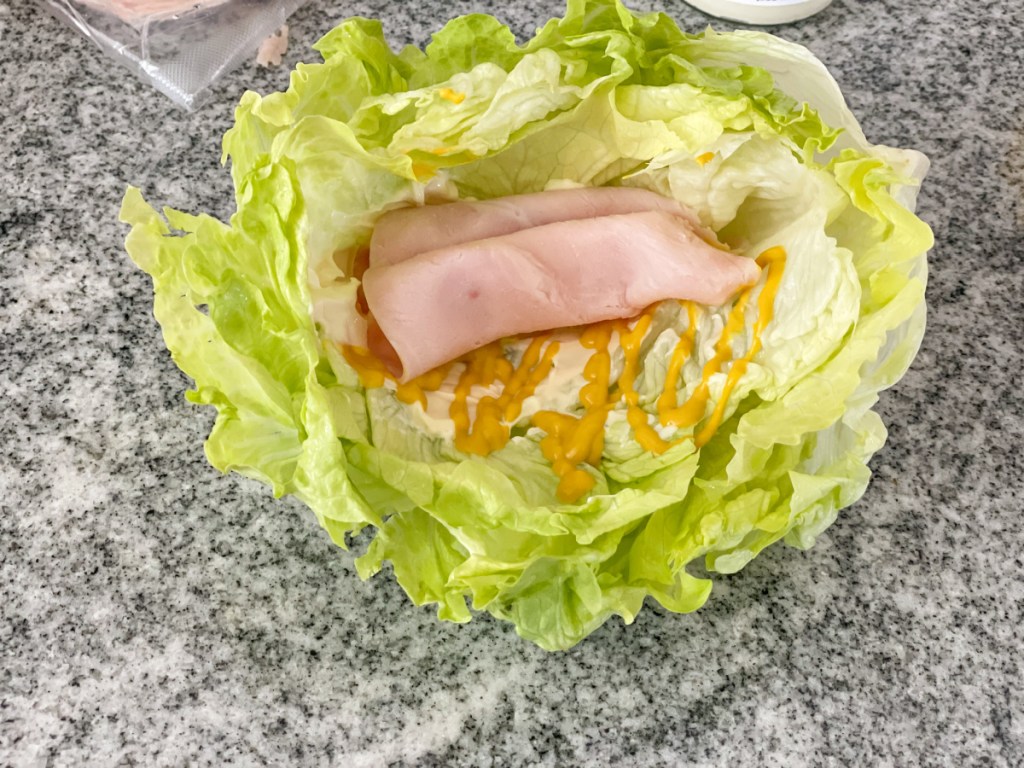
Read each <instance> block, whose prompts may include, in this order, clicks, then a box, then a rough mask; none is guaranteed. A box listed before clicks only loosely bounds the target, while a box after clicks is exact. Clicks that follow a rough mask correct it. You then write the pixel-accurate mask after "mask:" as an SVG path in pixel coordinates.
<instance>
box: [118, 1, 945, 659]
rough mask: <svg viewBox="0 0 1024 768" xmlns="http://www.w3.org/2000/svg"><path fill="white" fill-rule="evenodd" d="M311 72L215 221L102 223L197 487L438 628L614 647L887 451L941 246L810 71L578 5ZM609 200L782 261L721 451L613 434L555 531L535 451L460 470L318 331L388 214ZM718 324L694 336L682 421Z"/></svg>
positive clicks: (527, 440) (789, 529)
mask: <svg viewBox="0 0 1024 768" xmlns="http://www.w3.org/2000/svg"><path fill="white" fill-rule="evenodd" d="M317 49H318V50H319V52H320V53H321V55H322V56H323V62H322V63H318V64H301V65H299V66H298V68H297V69H296V71H295V72H294V73H293V74H292V78H291V84H290V87H289V88H288V90H287V91H285V92H282V93H275V94H271V95H268V96H266V97H260V96H258V95H257V94H254V93H247V94H246V95H245V96H244V97H243V98H242V100H241V102H240V104H239V106H238V108H237V110H236V113H235V118H236V122H235V125H234V127H233V128H232V129H231V130H230V131H228V133H227V134H226V135H225V137H224V155H225V158H230V160H231V163H232V169H231V170H232V175H233V179H234V182H235V190H236V203H237V212H236V213H235V214H234V216H232V218H231V220H230V221H229V222H228V223H226V224H225V223H222V222H219V221H216V220H214V219H212V218H210V217H208V216H191V215H187V214H184V213H181V212H177V211H173V210H165V211H164V212H163V215H162V216H161V215H160V214H158V213H157V212H156V211H155V210H154V209H153V208H151V207H150V206H149V205H148V204H147V203H146V202H145V201H144V200H143V199H142V197H141V195H140V193H139V192H138V191H137V190H135V189H130V190H129V191H128V193H127V194H126V196H125V199H124V203H123V207H122V211H121V219H122V220H123V221H124V222H126V223H128V224H130V225H131V232H130V234H129V236H128V239H127V250H128V252H129V254H130V256H131V258H132V259H133V260H134V261H135V262H136V263H137V264H138V265H139V266H140V267H141V268H142V269H144V270H145V271H146V272H148V273H149V274H150V275H151V276H152V278H153V284H154V294H155V296H154V312H155V315H156V317H157V319H158V321H159V322H160V324H161V326H162V329H163V334H164V339H165V341H166V343H167V347H168V349H169V350H170V351H171V354H172V355H173V357H174V360H175V361H176V363H177V364H178V365H179V366H180V367H181V369H182V370H183V371H184V372H185V373H186V374H187V375H188V376H190V377H191V378H192V379H193V380H194V381H195V389H194V390H192V391H190V392H189V393H188V395H187V396H188V398H189V399H190V400H191V401H193V402H196V403H200V404H204V405H212V406H214V407H215V408H216V409H217V413H218V415H217V421H216V424H215V426H214V428H213V431H212V432H211V434H210V436H209V439H208V440H207V442H206V454H207V457H208V458H209V460H210V462H211V463H212V464H213V465H214V466H215V467H217V468H218V469H220V470H222V471H224V472H227V471H237V472H240V473H242V474H245V475H247V476H250V477H254V478H257V479H259V480H261V481H263V482H266V483H267V484H269V485H270V486H271V487H272V488H273V491H274V493H275V494H277V495H282V494H294V495H295V496H297V497H298V498H300V499H302V500H303V501H304V502H305V503H306V504H307V505H308V506H309V507H310V508H311V509H312V510H313V512H314V513H315V514H316V516H317V519H318V520H319V522H320V523H321V525H323V526H324V528H325V529H326V530H327V531H328V533H329V534H330V536H331V537H332V539H333V540H334V541H335V542H336V543H337V544H338V545H339V546H341V547H345V546H346V545H347V541H348V540H349V537H350V536H351V535H353V534H354V533H355V532H358V531H360V530H362V529H364V528H365V527H367V526H370V527H372V529H373V531H374V535H373V538H372V541H371V543H370V545H369V547H368V549H367V550H366V552H365V553H364V554H362V555H361V556H360V557H358V559H357V565H358V569H359V573H360V575H361V576H362V577H363V578H368V577H370V576H371V575H372V574H374V573H376V572H378V571H379V570H381V568H383V567H384V564H385V563H386V562H390V563H391V567H392V570H393V572H394V575H395V578H396V579H397V580H398V582H399V583H400V584H401V585H402V587H403V588H404V589H405V591H406V592H407V593H408V594H409V596H410V598H411V599H412V600H413V602H415V603H416V604H418V605H422V604H435V605H436V606H437V613H438V616H439V618H441V619H444V620H448V621H457V622H463V621H468V620H470V618H471V616H472V612H473V611H488V612H489V613H491V614H492V615H494V616H496V617H498V618H501V619H504V620H507V621H510V622H512V623H513V624H514V626H515V629H516V631H517V632H518V633H519V634H520V635H522V636H523V637H525V638H527V639H529V640H531V641H533V642H535V643H537V644H538V645H540V646H541V647H543V648H547V649H564V648H569V647H571V646H572V645H574V644H575V643H577V642H579V641H580V640H581V639H582V638H583V637H585V636H586V635H587V634H589V633H590V632H592V631H594V630H595V629H596V628H598V627H599V626H600V625H601V624H602V623H603V622H604V621H606V620H607V619H608V618H609V617H610V616H612V615H618V616H620V617H621V618H622V619H623V620H624V621H625V622H627V623H629V622H631V621H632V620H633V619H634V617H635V616H636V615H637V613H638V612H639V610H640V609H641V607H642V605H643V602H644V600H645V599H647V598H650V599H653V600H655V601H657V602H658V603H660V604H661V605H663V606H664V607H665V608H667V609H668V610H671V611H679V612H684V611H692V610H695V609H697V608H699V607H700V606H701V605H702V604H703V603H704V601H705V600H706V599H707V597H708V594H709V593H710V590H711V582H710V580H709V579H708V578H705V577H698V576H695V575H693V574H691V573H690V572H688V570H687V567H688V566H689V565H690V564H691V563H699V562H702V563H703V566H704V568H705V569H706V570H707V571H709V572H712V573H715V572H718V573H732V572H735V571H737V570H739V569H740V568H742V567H743V566H744V565H745V564H746V563H747V562H749V561H750V560H751V559H752V558H753V557H755V556H756V555H757V554H758V553H759V552H760V551H761V550H762V549H764V548H765V547H766V546H768V545H770V544H772V543H773V542H776V541H778V540H784V541H785V542H786V543H787V544H789V545H792V546H795V547H809V546H811V545H812V544H813V543H814V540H815V538H816V537H817V536H818V535H819V534H820V533H821V532H822V531H823V530H824V529H825V528H826V527H827V526H828V525H830V524H831V523H832V522H833V521H834V520H835V517H836V515H837V513H838V511H839V510H840V509H841V508H843V507H845V506H848V505H849V504H851V503H853V502H854V501H856V500H857V499H858V498H859V497H860V495H861V494H862V493H863V492H864V490H865V488H866V486H867V483H868V481H869V479H870V472H869V470H868V469H867V463H868V460H869V459H870V458H871V456H872V454H873V453H874V452H875V451H877V450H878V449H879V448H880V447H881V446H882V444H883V443H884V440H885V429H884V426H883V425H882V423H881V420H880V419H879V418H878V416H877V415H876V414H875V413H874V412H872V411H871V407H872V406H873V405H874V403H875V402H876V400H877V397H878V393H879V391H880V390H882V389H883V388H885V387H888V386H891V385H892V384H893V383H895V382H896V381H897V380H898V379H899V377H900V376H901V375H902V374H903V372H904V371H905V370H906V368H907V367H908V366H909V364H910V362H911V360H912V359H913V357H914V354H915V352H916V350H917V346H918V344H919V343H920V339H921V335H922V333H923V331H924V319H925V316H924V283H925V279H926V271H927V269H926V262H925V254H926V252H927V250H928V249H929V247H930V246H931V233H930V231H929V229H928V227H927V226H926V225H925V224H923V223H922V222H921V221H920V220H919V219H917V218H916V217H915V216H914V215H913V213H912V207H913V203H914V197H915V194H916V192H915V190H916V184H917V183H918V182H919V181H920V179H921V178H922V177H923V174H924V172H925V170H926V168H927V161H926V160H925V159H924V158H923V156H921V155H920V154H918V153H916V152H913V151H909V150H898V149H893V148H889V147H879V146H873V145H871V144H869V143H868V142H867V140H866V139H865V138H864V136H863V134H862V133H861V131H860V129H859V127H858V126H857V122H856V120H855V119H854V118H853V116H852V115H851V114H850V112H849V110H848V109H847V108H846V106H845V103H844V102H843V98H842V95H841V94H840V92H839V89H838V87H837V86H836V84H835V82H834V81H833V80H832V78H831V77H830V76H829V74H828V72H827V70H826V69H825V68H824V66H823V65H822V64H821V63H820V62H819V61H818V60H817V59H815V58H814V57H813V56H812V55H811V54H810V53H809V52H808V51H806V49H804V48H802V47H800V46H796V45H793V44H790V43H786V42H784V41H781V40H779V39H777V38H774V37H771V36H769V35H766V34H762V33H754V32H736V33H729V34H719V33H716V32H714V31H713V30H710V29H709V30H707V31H705V32H703V33H701V34H696V35H691V34H686V33H683V32H682V31H680V30H679V28H678V27H677V26H676V24H675V23H674V22H673V21H672V20H671V19H670V18H668V17H667V16H665V15H663V14H643V15H636V14H633V13H632V12H630V11H629V10H628V9H627V8H625V7H624V6H623V5H622V4H621V3H620V2H618V0H570V2H569V4H568V7H567V11H566V15H565V16H564V17H563V18H561V19H555V20H552V21H550V22H549V23H548V24H546V25H545V26H544V27H543V28H541V29H540V30H539V31H538V33H537V35H536V36H535V37H534V38H533V39H532V40H530V41H528V42H526V43H525V44H524V45H521V46H520V45H518V44H517V43H516V41H515V38H514V36H513V35H512V33H511V32H510V31H509V30H508V29H507V28H506V27H505V26H503V25H502V24H501V23H500V22H498V21H497V20H496V19H494V18H492V17H490V16H485V15H479V14H475V15H470V16H464V17H462V18H458V19H455V20H453V21H451V22H450V23H449V24H448V25H446V26H445V27H444V28H443V29H442V30H440V31H439V32H438V33H437V34H436V35H435V36H434V38H433V40H432V42H431V43H430V44H429V45H428V46H427V47H426V48H425V49H424V50H422V51H421V50H419V49H416V48H413V47H410V48H406V49H405V50H403V51H400V52H398V53H395V52H393V51H392V50H391V49H390V48H389V47H388V45H387V42H386V40H385V39H384V36H383V32H382V29H381V25H380V24H379V22H376V21H370V20H366V19H351V20H348V21H346V22H344V23H342V24H341V25H340V26H339V27H338V28H337V29H335V30H333V31H332V32H330V33H329V34H327V35H326V36H325V37H324V38H323V39H322V40H321V41H320V42H319V43H318V44H317ZM698 158H700V160H698ZM609 183H612V184H624V185H633V186H641V187H645V188H648V189H652V190H654V191H657V192H660V193H661V194H665V195H671V196H674V197H676V198H677V199H679V200H681V201H682V202H684V203H686V204H687V205H689V206H690V207H692V208H693V210H694V211H696V212H697V214H698V215H699V216H700V217H701V219H702V220H703V221H704V223H705V224H707V225H708V226H710V227H712V228H713V229H715V230H716V231H717V232H718V233H719V236H720V237H722V238H723V239H724V240H725V241H727V242H729V243H730V244H732V245H733V246H734V247H735V248H736V249H737V250H739V251H741V252H746V253H751V254H756V253H757V252H759V250H762V249H764V248H767V247H769V246H771V245H779V244H781V245H784V246H785V247H786V249H787V252H788V253H789V260H788V262H787V267H786V272H785V274H784V278H783V282H782V284H781V285H780V288H779V293H778V295H777V298H776V301H775V306H776V315H775V319H774V321H773V322H772V324H771V325H770V326H769V327H768V329H767V331H766V335H765V337H764V348H763V350H762V352H761V353H759V354H758V355H757V356H756V357H755V358H754V360H753V361H752V363H751V365H750V366H749V368H748V371H747V373H746V375H745V376H744V377H743V378H742V379H741V380H740V383H739V385H738V386H737V387H736V389H735V390H734V391H733V392H732V394H731V396H729V398H728V402H727V408H726V418H725V420H724V422H723V424H722V426H721V427H720V428H719V430H718V431H717V432H716V433H715V435H714V437H713V438H712V439H711V440H710V441H709V442H707V444H705V445H704V446H703V447H701V448H700V449H698V448H696V447H695V445H694V442H693V441H692V440H690V439H683V440H682V441H680V442H679V443H678V444H677V445H675V446H674V447H673V448H672V449H670V450H669V451H667V452H665V453H663V454H661V455H654V454H650V453H647V452H645V451H644V450H643V449H642V448H641V447H640V446H639V445H638V444H637V443H636V441H635V439H634V438H633V436H632V433H631V430H630V428H629V427H628V425H627V424H626V423H625V420H624V418H622V415H621V414H618V415H616V414H613V415H612V418H610V419H609V422H608V425H607V427H606V434H605V452H604V455H603V457H602V461H601V465H600V466H599V467H595V468H592V469H591V470H589V471H591V472H592V474H593V476H594V478H595V483H596V484H595V487H594V489H593V491H592V492H591V493H590V495H589V496H587V497H586V498H584V499H582V500H580V502H579V503H575V504H564V503H561V502H559V501H558V500H557V498H556V496H555V486H556V478H555V477H554V475H553V473H552V471H551V468H550V466H549V464H548V462H547V461H546V460H545V459H544V457H543V456H542V455H541V453H540V450H539V446H538V443H539V439H540V437H541V436H542V434H541V433H540V432H539V430H536V429H529V430H526V432H525V433H524V434H517V435H516V436H515V437H514V438H513V439H512V440H511V441H510V442H509V444H508V445H507V446H506V447H505V448H503V449H501V450H500V451H497V452H495V453H494V454H492V455H490V456H488V457H485V458H482V457H478V456H466V455H462V454H460V453H459V452H458V451H456V450H455V449H454V447H453V445H452V444H451V440H450V439H448V438H447V437H446V436H444V435H443V434H438V433H435V432H432V431H431V430H427V429H424V422H423V418H422V416H421V415H419V414H417V411H416V409H417V408H418V406H407V405H404V404H402V403H399V402H398V401H397V399H396V398H395V397H394V395H393V393H391V391H390V390H388V389H370V390H367V389H364V388H363V387H362V386H361V384H360V381H359V378H358V376H357V375H356V373H355V372H354V371H353V370H352V368H351V367H349V365H348V364H347V363H346V361H345V360H344V358H343V357H342V355H341V354H340V353H339V351H338V349H337V346H336V345H335V344H334V342H333V341H332V337H331V335H330V334H329V333H328V329H329V326H330V325H331V324H330V323H329V322H328V321H327V320H325V319H324V317H323V311H324V310H323V308H324V307H325V306H327V304H329V303H332V302H333V304H332V306H342V307H343V306H344V305H345V302H346V301H348V302H349V303H351V301H352V298H353V297H354V295H355V292H354V288H353V284H352V283H351V281H350V280H349V279H348V278H347V277H346V268H345V265H344V264H339V263H338V260H337V259H336V254H338V253H345V252H346V250H347V249H351V248H352V247H353V246H355V245H358V244H359V243H362V242H365V241H366V239H367V238H368V237H369V234H370V232H371V231H372V228H373V224H374V221H375V219H376V218H377V217H378V216H379V215H380V214H381V213H383V212H384V211H386V210H388V209H390V208H392V207H395V206H398V205H405V204H409V203H421V202H423V201H424V200H425V199H427V198H428V197H430V196H431V195H436V194H447V195H450V196H451V195H459V196H462V197H479V198H489V197H497V196H500V195H507V194H512V193H521V192H530V191H538V190H543V189H545V188H550V187H553V186H564V185H600V184H609ZM727 311H728V307H723V308H717V309H714V308H712V309H709V310H708V311H707V312H705V313H702V315H701V318H700V321H699V325H698V326H697V337H696V339H697V344H696V350H695V353H694V355H693V356H692V359H691V360H690V361H688V362H687V364H686V366H685V368H684V371H683V376H682V382H681V384H680V389H679V396H680V397H685V396H687V395H688V394H689V393H690V392H692V390H693V388H694V387H695V386H696V384H697V382H698V381H699V379H700V369H701V366H702V365H703V363H704V362H705V361H706V360H707V359H708V358H709V357H710V356H711V354H712V353H713V351H712V348H713V345H714V343H715V340H716V339H717V337H718V335H719V334H720V332H721V327H722V322H723V317H724V314H725V313H726V312H727ZM345 317H347V316H346V315H344V313H342V315H341V318H342V319H341V320H335V321H334V322H335V326H340V327H344V325H345V322H346V320H345ZM353 317H354V315H353ZM335 331H336V328H335ZM750 333H751V329H750V328H749V327H748V328H747V329H745V330H744V332H743V333H742V334H741V336H742V338H740V339H738V340H737V344H739V345H740V346H743V345H744V344H749V343H750V341H749V340H750ZM334 338H336V336H335V337H334ZM677 338H678V329H673V328H666V329H665V330H664V331H662V333H661V335H660V336H659V337H658V338H656V339H654V340H653V341H652V343H651V344H650V346H649V347H648V348H647V352H646V356H645V358H644V361H643V362H644V365H643V370H642V371H641V372H640V374H639V376H638V379H637V390H638V392H639V394H640V398H641V403H642V404H644V405H646V406H647V407H649V408H651V407H652V406H651V403H652V402H653V401H654V399H655V398H656V397H657V393H658V391H659V387H660V386H661V382H662V381H663V380H664V375H665V365H666V362H665V361H666V358H667V354H668V351H669V350H671V348H672V346H673V345H674V343H675V340H676V339H677ZM723 382H724V376H723V375H717V376H715V377H713V378H712V380H711V390H712V396H713V397H712V406H713V404H714V402H715V401H717V399H719V398H721V397H722V396H723ZM709 407H710V406H709Z"/></svg>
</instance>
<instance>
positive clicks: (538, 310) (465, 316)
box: [363, 211, 760, 381]
mask: <svg viewBox="0 0 1024 768" xmlns="http://www.w3.org/2000/svg"><path fill="white" fill-rule="evenodd" d="M759 274H760V269H759V268H758V266H757V265H756V264H755V263H754V261H753V260H751V259H748V258H744V257H741V256H736V255H733V254H731V253H727V252H725V251H722V250H719V249H717V248H714V247H713V246H711V245H709V244H708V243H706V242H705V241H704V240H702V239H701V238H700V237H699V236H698V235H697V234H696V233H695V232H694V230H693V228H692V226H691V225H690V224H689V223H688V222H687V221H686V220H684V219H682V218H680V217H678V216H673V215H672V214H670V213H666V212H664V211H649V212H644V213H630V214H622V215H616V216H603V217H601V218H596V219H585V220H573V221H562V222H557V223H554V224H546V225H544V226H539V227H532V228H530V229H523V230H520V231H518V232H514V233H512V234H509V235H503V236H501V237H493V238H489V239H485V240H478V241H475V242H469V243H463V244H461V245H454V246H450V247H446V248H439V249H437V250H433V251H428V252H426V253H421V254H419V255H418V256H414V257H412V258H409V259H406V260H405V261H402V262H399V263H397V264H390V265H386V266H376V265H372V264H371V266H370V268H369V269H368V270H366V272H365V274H364V275H363V290H364V293H365V296H366V301H367V305H368V307H369V310H370V313H371V315H372V318H373V321H372V322H371V333H370V337H369V345H370V349H371V351H373V352H374V353H375V354H376V355H377V356H378V357H379V358H380V359H381V360H384V361H385V362H387V363H389V367H391V368H392V373H394V374H395V375H396V376H398V377H399V379H400V380H401V381H408V380H409V379H412V378H415V377H416V376H419V375H420V374H422V373H426V372H427V371H429V370H431V369H432V368H435V367H437V366H438V365H441V364H442V363H445V362H448V361H450V360H454V359H455V358H457V357H459V356H460V355H463V354H465V353H466V352H469V351H470V350H473V349H476V348H477V347H481V346H483V345H484V344H487V343H489V342H492V341H495V340H497V339H501V338H505V337H508V336H514V335H517V334H522V333H533V332H536V331H544V330H550V329H553V328H564V327H570V326H577V325H586V324H589V323H595V322H598V321H600V320H611V319H613V318H624V317H632V316H634V315H636V314H638V313H639V312H641V311H642V310H643V309H644V308H646V307H648V306H649V305H651V304H653V303H655V302H657V301H661V300H663V299H692V300H694V301H697V302H700V303H703V304H712V305H715V304H722V303H724V302H725V301H726V300H727V299H729V297H731V296H732V295H733V294H735V293H736V292H737V291H738V290H739V289H740V288H742V287H744V286H747V285H750V284H752V283H754V282H755V281H756V280H757V278H758V275H759Z"/></svg>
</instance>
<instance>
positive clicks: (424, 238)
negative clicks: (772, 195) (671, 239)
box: [370, 187, 714, 266]
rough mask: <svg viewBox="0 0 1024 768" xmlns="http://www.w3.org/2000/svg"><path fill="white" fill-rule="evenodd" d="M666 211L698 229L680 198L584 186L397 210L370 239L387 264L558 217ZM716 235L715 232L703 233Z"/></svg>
mask: <svg viewBox="0 0 1024 768" xmlns="http://www.w3.org/2000/svg"><path fill="white" fill-rule="evenodd" d="M641 211H666V212H668V213H673V214H675V215H677V216H680V217H682V218H684V219H686V220H687V221H689V222H690V223H691V224H693V226H694V228H695V229H699V228H700V224H699V223H698V221H697V219H696V217H695V216H694V215H693V213H692V212H690V211H689V210H688V209H687V208H684V207H683V206H682V205H680V204H679V203H678V202H676V201H675V200H672V199H670V198H667V197H662V196H661V195H658V194H656V193H654V192H650V191H648V190H646V189H633V188H631V187H584V188H580V189H561V190H552V191H549V192H537V193H533V194H527V195H511V196H509V197H499V198H495V199H494V200H476V201H468V200H467V201H459V202H455V203H444V204H441V205H424V206H418V207H413V208H398V209H396V210H393V211H388V212H387V213H385V214H384V215H382V216H381V217H380V218H379V219H377V223H376V224H375V225H374V230H373V236H372V238H371V240H370V265H371V266H384V265H386V264H396V263H398V262H399V261H405V260H406V259H408V258H410V257H412V256H415V255H416V254H419V253H423V252H424V251H433V250H437V249H438V248H445V247H447V246H449V245H458V244H459V243H467V242H472V241H474V240H484V239H487V238H490V237H498V236H500V235H508V234H511V233H512V232H518V231H519V230H522V229H529V228H531V227H539V226H543V225H545V224H553V223H555V222H558V221H571V220H575V219H592V218H597V217H600V216H611V215H617V214H622V213H639V212H641ZM702 235H703V236H704V237H706V238H711V239H713V237H714V236H713V235H711V233H710V232H703V233H702Z"/></svg>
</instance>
